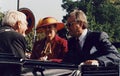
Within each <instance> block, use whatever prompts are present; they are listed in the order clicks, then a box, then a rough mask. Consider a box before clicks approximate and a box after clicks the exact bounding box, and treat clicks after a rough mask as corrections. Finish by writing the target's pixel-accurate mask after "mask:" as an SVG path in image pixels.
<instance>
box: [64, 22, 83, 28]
mask: <svg viewBox="0 0 120 76" xmlns="http://www.w3.org/2000/svg"><path fill="white" fill-rule="evenodd" d="M80 22H81V21H73V22H71V23H67V24H66V26H68V27H70V26H73V25H74V24H79V23H80Z"/></svg>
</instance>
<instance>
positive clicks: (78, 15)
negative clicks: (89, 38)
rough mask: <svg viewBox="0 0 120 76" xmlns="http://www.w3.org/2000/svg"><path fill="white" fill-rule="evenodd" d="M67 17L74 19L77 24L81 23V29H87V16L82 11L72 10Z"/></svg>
mask: <svg viewBox="0 0 120 76" xmlns="http://www.w3.org/2000/svg"><path fill="white" fill-rule="evenodd" d="M68 17H74V18H75V21H78V22H83V23H84V26H83V28H87V27H88V21H87V16H86V14H85V13H84V12H83V11H82V10H77V9H75V10H73V11H72V12H71V13H70V14H69V16H68Z"/></svg>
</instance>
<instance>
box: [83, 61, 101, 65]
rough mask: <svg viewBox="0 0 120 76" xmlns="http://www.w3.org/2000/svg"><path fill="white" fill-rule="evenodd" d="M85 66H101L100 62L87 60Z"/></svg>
mask: <svg viewBox="0 0 120 76" xmlns="http://www.w3.org/2000/svg"><path fill="white" fill-rule="evenodd" d="M83 65H97V66H99V62H98V61H97V60H87V61H85V62H83Z"/></svg>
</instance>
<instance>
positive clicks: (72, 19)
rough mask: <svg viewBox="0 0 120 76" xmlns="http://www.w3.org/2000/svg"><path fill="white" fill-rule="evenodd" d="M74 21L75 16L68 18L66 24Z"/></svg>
mask: <svg viewBox="0 0 120 76" xmlns="http://www.w3.org/2000/svg"><path fill="white" fill-rule="evenodd" d="M75 20H76V18H75V16H69V17H68V19H67V22H74V21H75Z"/></svg>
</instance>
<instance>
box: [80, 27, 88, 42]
mask: <svg viewBox="0 0 120 76" xmlns="http://www.w3.org/2000/svg"><path fill="white" fill-rule="evenodd" d="M87 31H88V29H84V30H83V33H82V34H81V35H80V37H79V40H80V41H83V40H84V39H85V37H86V35H87Z"/></svg>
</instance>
